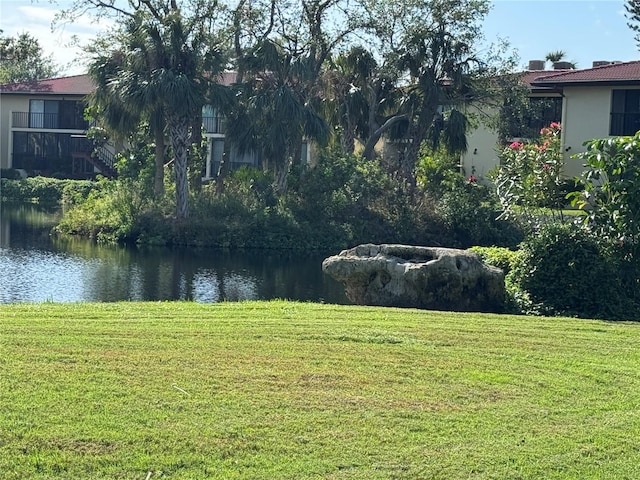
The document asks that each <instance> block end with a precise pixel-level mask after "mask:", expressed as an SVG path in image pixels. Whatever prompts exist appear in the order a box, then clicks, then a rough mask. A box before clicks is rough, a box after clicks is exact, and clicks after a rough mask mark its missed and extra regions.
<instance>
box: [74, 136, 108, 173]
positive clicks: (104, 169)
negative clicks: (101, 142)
mask: <svg viewBox="0 0 640 480" xmlns="http://www.w3.org/2000/svg"><path fill="white" fill-rule="evenodd" d="M73 140H74V141H73V144H72V152H71V158H72V159H73V161H74V162H75V161H76V160H86V161H88V162H89V163H91V164H92V165H93V166H94V167H96V168H97V169H98V170H99V171H100V173H101V174H102V175H104V176H105V177H109V178H114V177H116V176H117V175H118V172H117V171H116V168H115V155H114V154H113V153H112V152H111V151H110V150H109V149H108V148H106V147H105V146H100V147H98V148H95V147H94V146H93V144H92V143H91V141H90V140H89V139H88V138H86V137H76V138H73Z"/></svg>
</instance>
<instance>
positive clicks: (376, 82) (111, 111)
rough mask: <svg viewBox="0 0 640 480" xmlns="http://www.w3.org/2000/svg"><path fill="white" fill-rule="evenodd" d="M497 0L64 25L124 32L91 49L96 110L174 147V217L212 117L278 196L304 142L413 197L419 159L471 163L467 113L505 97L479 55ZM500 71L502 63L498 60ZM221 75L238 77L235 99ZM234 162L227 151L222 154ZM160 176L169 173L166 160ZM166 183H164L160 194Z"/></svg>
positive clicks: (249, 6) (333, 5) (160, 8)
mask: <svg viewBox="0 0 640 480" xmlns="http://www.w3.org/2000/svg"><path fill="white" fill-rule="evenodd" d="M489 7H490V2H489V0H397V1H395V2H388V1H387V0H296V1H294V0H226V1H225V0H217V1H207V0H140V1H138V2H132V1H128V0H127V1H125V0H76V1H75V3H74V4H73V5H72V7H71V8H70V9H68V10H66V11H64V12H62V13H61V14H60V18H62V19H66V20H73V19H74V18H76V17H77V16H78V15H81V14H85V13H87V12H89V13H93V14H94V15H95V16H97V17H103V16H111V17H114V18H117V19H118V22H116V24H115V25H116V26H115V27H113V29H112V30H110V31H109V32H106V34H105V35H104V36H103V37H102V38H101V39H99V40H98V41H97V42H96V44H95V45H93V46H92V48H91V50H92V52H93V61H92V63H91V68H90V73H91V75H92V76H93V78H94V80H96V83H97V85H98V91H97V92H96V94H95V95H94V97H93V102H94V105H95V106H96V108H97V109H98V111H99V112H100V114H101V115H102V116H103V119H104V121H105V123H106V124H108V125H109V127H110V128H111V129H112V130H113V131H114V132H115V131H120V132H121V133H122V132H126V131H127V130H130V129H131V128H134V126H138V127H140V126H146V127H145V128H148V130H149V135H150V140H151V141H153V142H154V144H155V145H156V147H157V146H158V145H159V144H161V143H162V142H163V139H164V138H165V137H166V138H167V140H168V144H169V145H170V146H171V154H172V156H173V168H174V172H175V181H176V202H177V210H176V215H177V217H178V218H181V217H186V216H187V215H188V195H189V191H188V188H189V187H188V184H187V181H186V174H187V173H186V172H187V170H188V168H189V165H190V164H191V163H192V156H193V154H194V152H196V151H197V147H198V145H197V143H198V141H199V139H200V138H201V135H200V129H201V122H200V123H199V122H198V119H199V118H200V115H201V111H202V107H203V106H204V105H207V104H208V105H212V106H213V107H214V108H216V111H219V112H222V113H223V114H225V115H226V116H227V118H228V125H229V126H233V128H228V130H227V140H228V142H229V143H233V144H234V146H235V148H236V149H238V150H243V149H244V150H246V149H251V150H253V151H255V152H259V153H261V155H262V158H263V166H264V167H265V168H268V169H271V170H273V172H274V174H275V175H274V176H275V178H276V180H275V183H274V186H275V187H276V191H282V190H283V189H285V188H286V177H287V175H288V172H289V169H290V167H291V165H292V164H294V163H295V161H296V158H299V152H300V148H301V145H302V143H303V141H305V140H315V141H316V142H318V143H319V144H321V145H323V144H326V143H327V141H328V140H329V135H330V134H331V135H333V136H334V141H333V142H332V143H333V144H334V145H340V146H341V148H342V149H343V150H344V152H345V153H354V152H356V150H357V146H356V144H357V143H359V144H360V145H361V148H362V149H363V150H362V153H363V155H364V157H365V158H367V159H369V160H373V159H374V158H375V157H376V151H375V148H374V147H375V146H376V144H378V143H379V141H380V140H381V139H382V138H383V137H385V138H387V139H392V140H394V139H395V140H396V147H397V148H398V150H399V161H398V163H397V164H395V165H389V166H388V168H389V171H390V173H392V174H394V175H399V176H400V177H402V178H404V179H405V180H406V181H407V184H408V185H415V172H414V170H415V164H416V160H417V156H418V152H419V149H420V146H421V145H422V144H423V143H424V142H426V141H429V142H431V143H432V144H433V145H434V146H435V145H437V144H438V143H443V144H446V145H447V147H448V148H449V150H450V151H451V152H461V151H464V150H465V149H466V136H465V133H466V128H467V125H468V119H467V113H466V106H467V105H468V104H469V103H470V102H482V101H485V100H487V99H488V98H490V97H491V96H492V95H493V94H494V93H495V91H494V90H493V87H492V86H490V81H491V79H492V78H495V76H496V75H497V74H498V73H500V71H501V70H500V69H501V68H502V69H503V70H504V69H506V68H508V65H509V64H508V63H504V62H500V61H497V62H496V61H495V53H496V52H489V53H488V54H486V53H485V54H481V53H480V49H479V41H480V40H481V38H482V32H481V22H482V20H483V18H484V16H485V15H486V14H487V13H488V11H489ZM500 60H502V59H500ZM223 70H235V71H236V72H237V78H236V84H235V85H234V86H232V87H231V88H229V87H227V86H224V85H222V86H221V85H218V84H217V82H216V79H217V78H219V74H220V73H221V72H222V71H223ZM225 148H226V147H225ZM156 157H157V166H156V169H157V170H158V169H161V165H162V164H163V161H162V159H161V158H160V157H161V155H160V149H158V148H157V149H156ZM160 179H161V177H159V176H156V183H158V181H159V180H160Z"/></svg>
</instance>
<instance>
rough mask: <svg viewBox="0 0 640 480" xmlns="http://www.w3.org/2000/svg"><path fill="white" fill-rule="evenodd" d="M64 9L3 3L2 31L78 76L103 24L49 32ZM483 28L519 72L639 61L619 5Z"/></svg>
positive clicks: (614, 0)
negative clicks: (548, 61) (537, 66)
mask: <svg viewBox="0 0 640 480" xmlns="http://www.w3.org/2000/svg"><path fill="white" fill-rule="evenodd" d="M68 4H69V0H57V2H56V3H53V2H49V1H47V0H40V1H33V2H32V1H30V0H1V2H0V29H2V30H3V31H4V34H5V35H7V34H8V35H16V34H18V33H20V32H23V31H28V32H30V33H31V34H32V35H34V36H36V37H37V38H38V39H39V40H40V43H41V45H42V46H43V48H44V49H45V51H46V52H47V53H51V54H53V55H54V59H55V60H56V62H57V63H58V64H60V65H61V66H62V73H64V74H76V73H82V72H84V70H85V68H84V66H83V64H82V63H78V62H77V61H76V60H77V58H78V57H79V49H77V48H72V47H69V46H68V44H69V42H70V40H71V39H72V38H73V37H74V36H75V37H77V38H78V40H79V41H80V42H81V43H82V42H88V41H90V40H91V38H92V37H93V36H94V35H95V34H96V32H98V31H99V30H100V28H104V22H103V23H102V24H100V25H97V24H93V23H91V22H90V21H89V20H84V21H79V22H78V23H76V24H74V25H67V26H65V27H64V29H61V30H56V31H54V32H52V31H51V21H52V20H53V16H54V14H55V12H56V11H57V9H58V8H60V7H61V6H64V5H68ZM483 25H484V32H485V37H486V39H487V41H495V40H496V39H498V38H503V39H507V40H508V41H509V42H510V44H511V47H512V48H513V49H515V50H516V51H517V53H518V56H519V58H520V62H519V65H520V66H521V67H525V66H526V65H527V63H528V61H529V60H537V59H540V60H543V59H544V57H545V56H546V54H547V53H549V52H550V51H554V50H563V51H565V52H566V54H567V55H566V56H567V59H568V60H570V61H573V62H576V63H577V64H578V67H580V68H587V67H590V66H591V62H592V61H594V60H620V61H629V60H637V59H640V54H639V52H638V48H637V47H636V42H635V40H634V38H633V32H632V31H631V30H630V29H629V28H628V27H627V25H626V19H625V17H624V1H623V0H556V1H553V0H496V1H494V2H493V9H492V11H491V13H490V14H489V15H488V17H487V18H486V20H485V22H484V24H483Z"/></svg>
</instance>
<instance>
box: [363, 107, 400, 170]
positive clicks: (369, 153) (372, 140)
mask: <svg viewBox="0 0 640 480" xmlns="http://www.w3.org/2000/svg"><path fill="white" fill-rule="evenodd" d="M405 118H407V116H406V115H396V116H394V117H391V118H390V119H388V120H387V121H386V122H384V125H382V126H381V127H380V128H378V129H377V130H376V131H375V132H373V133H372V134H371V135H370V136H369V138H368V139H367V142H366V143H365V145H364V150H363V152H362V156H363V157H364V158H365V159H367V160H373V158H374V157H375V153H376V152H375V148H376V144H377V143H378V140H380V137H382V135H383V134H384V133H385V132H386V131H387V130H389V129H390V128H391V127H393V126H394V125H395V124H396V123H398V122H400V121H401V120H404V119H405Z"/></svg>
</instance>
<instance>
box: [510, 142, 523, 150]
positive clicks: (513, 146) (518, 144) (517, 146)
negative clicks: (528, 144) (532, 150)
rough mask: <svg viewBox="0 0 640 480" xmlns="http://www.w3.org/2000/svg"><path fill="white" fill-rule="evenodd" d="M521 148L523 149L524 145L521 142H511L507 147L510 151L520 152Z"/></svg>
mask: <svg viewBox="0 0 640 480" xmlns="http://www.w3.org/2000/svg"><path fill="white" fill-rule="evenodd" d="M522 147H524V145H523V144H522V143H521V142H513V143H512V144H511V145H509V148H510V149H511V150H522Z"/></svg>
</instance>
